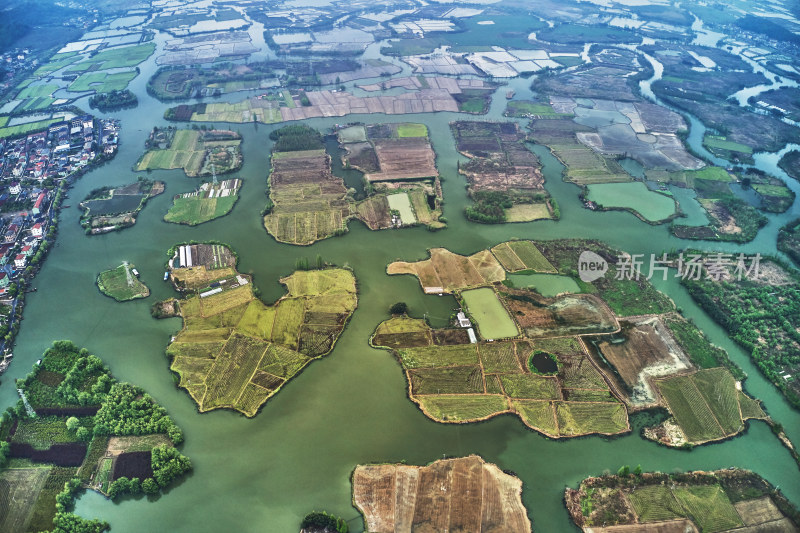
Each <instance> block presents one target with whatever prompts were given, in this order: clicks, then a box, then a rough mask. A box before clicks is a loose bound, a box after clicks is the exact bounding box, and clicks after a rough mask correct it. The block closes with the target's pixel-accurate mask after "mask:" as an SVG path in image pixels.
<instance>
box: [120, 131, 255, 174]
mask: <svg viewBox="0 0 800 533" xmlns="http://www.w3.org/2000/svg"><path fill="white" fill-rule="evenodd" d="M223 135H225V137H226V138H225V139H224V140H218V139H217V137H218V136H219V135H214V136H212V135H209V134H205V133H203V132H202V131H198V130H190V129H179V130H176V131H175V133H174V136H173V137H172V142H171V143H170V146H169V148H166V149H153V150H148V151H147V152H145V153H144V155H142V157H141V158H140V159H139V161H137V163H136V165H135V166H134V170H136V171H143V170H162V169H163V170H171V169H177V168H182V169H183V171H184V172H185V173H186V175H187V176H189V177H196V176H206V175H207V176H210V175H211V174H212V169H211V166H210V164H211V163H212V162H213V163H214V169H213V170H214V172H216V173H217V174H222V173H225V172H232V171H234V170H236V169H238V168H239V167H240V166H241V164H242V157H241V142H242V140H241V137H240V136H239V135H238V134H237V133H234V132H232V131H226V132H224V134H223Z"/></svg>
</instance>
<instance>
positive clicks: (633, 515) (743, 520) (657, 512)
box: [564, 469, 797, 533]
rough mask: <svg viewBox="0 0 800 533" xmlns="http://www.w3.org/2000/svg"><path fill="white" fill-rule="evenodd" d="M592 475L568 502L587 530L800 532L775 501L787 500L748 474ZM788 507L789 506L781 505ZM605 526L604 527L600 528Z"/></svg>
mask: <svg viewBox="0 0 800 533" xmlns="http://www.w3.org/2000/svg"><path fill="white" fill-rule="evenodd" d="M631 478H633V475H630V474H628V475H619V474H618V475H616V476H609V475H606V476H603V477H591V478H587V479H584V480H583V481H582V482H581V484H580V487H579V488H578V490H573V489H567V490H566V493H565V498H564V499H565V502H566V505H567V510H568V511H569V513H570V515H571V517H572V519H573V521H574V522H575V524H576V525H577V526H579V527H582V529H583V531H585V532H587V533H589V532H601V533H634V532H646V533H687V532H693V533H698V532H710V533H722V532H733V531H743V532H744V531H747V532H756V531H763V532H766V531H770V532H773V531H774V532H776V533H783V532H790V531H797V525H796V524H794V523H793V522H792V519H790V518H788V517H786V516H784V515H783V513H782V512H781V511H780V509H779V506H777V505H776V504H775V501H774V500H773V498H777V499H778V500H780V503H781V504H782V505H783V506H786V505H787V503H788V502H787V500H786V499H785V498H784V496H783V495H782V494H780V492H779V491H775V490H774V487H772V486H771V485H770V484H769V483H768V482H767V481H765V480H764V479H762V478H760V477H759V476H758V475H756V474H754V473H752V472H748V471H746V470H738V469H728V470H718V471H716V472H687V473H680V474H672V475H667V474H662V473H643V474H637V475H636V476H635V483H633V482H632V481H633V480H632V479H631ZM783 508H784V509H786V508H787V507H783ZM600 526H602V527H600Z"/></svg>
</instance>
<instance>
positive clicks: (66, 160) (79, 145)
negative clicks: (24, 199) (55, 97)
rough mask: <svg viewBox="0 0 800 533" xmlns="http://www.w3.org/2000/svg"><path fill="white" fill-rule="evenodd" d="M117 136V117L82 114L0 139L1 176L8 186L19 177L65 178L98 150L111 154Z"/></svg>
mask: <svg viewBox="0 0 800 533" xmlns="http://www.w3.org/2000/svg"><path fill="white" fill-rule="evenodd" d="M118 136H119V122H118V121H116V120H95V119H94V118H93V117H92V116H91V115H83V116H79V117H74V118H72V119H70V120H62V121H58V122H55V123H53V124H51V125H50V126H49V127H48V128H47V129H46V130H45V131H40V132H37V133H32V134H30V135H28V136H26V137H23V138H20V139H11V140H0V154H1V155H0V177H2V179H3V182H4V185H6V184H8V185H9V187H10V186H13V185H15V184H18V183H19V181H22V180H36V181H40V182H41V181H44V180H46V179H50V178H52V179H56V180H57V179H62V178H65V177H66V176H69V175H70V174H72V173H73V172H75V171H76V170H78V169H79V168H81V167H84V166H86V165H88V164H89V163H90V162H91V161H92V160H94V158H95V156H96V155H97V151H99V150H102V151H103V153H104V154H106V155H112V154H113V153H114V151H115V150H116V149H117V142H118ZM7 180H10V181H7ZM4 188H5V187H4ZM9 192H11V191H9ZM12 194H13V192H12ZM0 205H2V204H0Z"/></svg>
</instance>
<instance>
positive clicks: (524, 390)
mask: <svg viewBox="0 0 800 533" xmlns="http://www.w3.org/2000/svg"><path fill="white" fill-rule="evenodd" d="M500 381H502V382H503V389H504V390H505V391H506V394H507V395H508V396H510V397H511V398H525V399H529V400H559V399H561V395H560V394H559V392H558V382H557V381H556V379H555V378H546V377H542V376H536V375H534V374H501V375H500Z"/></svg>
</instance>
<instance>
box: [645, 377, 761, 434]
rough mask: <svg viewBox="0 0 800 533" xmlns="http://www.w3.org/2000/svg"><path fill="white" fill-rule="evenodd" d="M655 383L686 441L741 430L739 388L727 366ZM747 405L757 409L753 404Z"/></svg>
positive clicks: (741, 417)
mask: <svg viewBox="0 0 800 533" xmlns="http://www.w3.org/2000/svg"><path fill="white" fill-rule="evenodd" d="M655 383H656V387H657V388H658V392H659V394H660V395H661V397H662V398H663V399H664V402H665V404H666V406H667V408H668V409H669V410H670V412H671V413H672V415H673V416H674V417H675V421H676V422H677V424H678V426H680V428H681V430H682V432H683V434H684V436H685V437H686V440H687V442H690V443H693V444H700V443H703V442H708V441H713V440H719V439H723V438H725V437H729V436H731V435H735V434H736V433H738V432H739V431H741V430H742V428H743V416H742V410H741V408H740V392H739V391H738V390H737V388H736V381H735V379H734V378H733V376H732V375H731V373H730V371H728V370H727V369H725V368H709V369H704V370H700V371H698V372H696V373H694V374H691V375H688V376H674V377H670V378H665V379H660V380H656V381H655ZM747 409H748V412H749V413H750V412H753V411H754V409H753V408H752V406H750V405H748V406H747Z"/></svg>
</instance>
